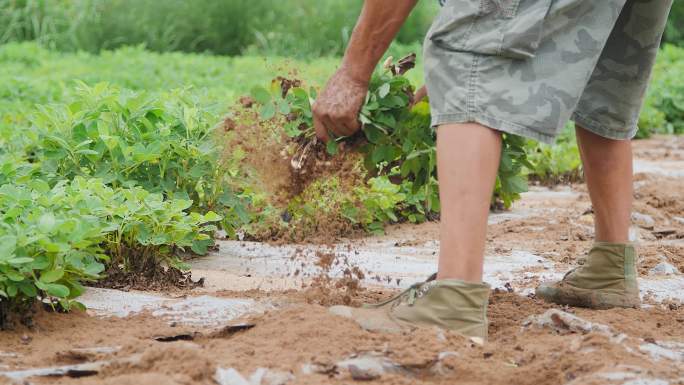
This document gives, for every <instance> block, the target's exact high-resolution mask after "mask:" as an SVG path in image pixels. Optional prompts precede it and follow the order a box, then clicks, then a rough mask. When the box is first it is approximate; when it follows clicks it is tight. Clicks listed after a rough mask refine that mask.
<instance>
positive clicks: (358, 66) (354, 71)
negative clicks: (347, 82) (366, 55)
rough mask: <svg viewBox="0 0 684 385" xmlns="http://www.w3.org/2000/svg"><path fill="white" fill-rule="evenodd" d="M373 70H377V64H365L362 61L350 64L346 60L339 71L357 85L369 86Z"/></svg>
mask: <svg viewBox="0 0 684 385" xmlns="http://www.w3.org/2000/svg"><path fill="white" fill-rule="evenodd" d="M373 70H375V64H371V63H364V62H363V61H360V60H359V61H357V60H354V61H353V64H352V63H350V62H348V61H347V59H346V58H345V59H344V60H343V61H342V65H341V66H340V68H339V69H338V71H339V72H342V73H344V74H345V75H346V76H347V77H349V78H351V79H352V80H353V81H354V82H356V83H357V84H360V85H364V86H368V83H370V78H371V76H372V75H373Z"/></svg>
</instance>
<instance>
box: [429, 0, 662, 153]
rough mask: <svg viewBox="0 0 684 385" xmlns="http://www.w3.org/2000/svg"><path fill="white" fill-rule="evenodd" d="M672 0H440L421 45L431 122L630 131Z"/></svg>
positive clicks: (553, 131)
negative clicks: (569, 124)
mask: <svg viewBox="0 0 684 385" xmlns="http://www.w3.org/2000/svg"><path fill="white" fill-rule="evenodd" d="M671 5H672V0H446V1H445V2H444V5H443V7H442V10H441V12H440V13H439V15H438V16H437V18H436V19H435V21H434V23H433V24H432V26H431V28H430V31H429V32H428V35H427V37H426V40H425V44H424V56H425V84H426V86H427V90H428V95H429V97H430V107H431V110H432V124H433V125H435V126H437V125H443V124H449V123H463V122H477V123H480V124H482V125H485V126H488V127H490V128H493V129H496V130H500V131H503V132H508V133H512V134H518V135H523V136H526V137H529V138H532V139H536V140H539V141H542V142H546V143H552V142H553V140H554V138H555V137H556V135H557V134H558V133H559V132H560V130H561V129H562V128H563V127H564V126H565V124H566V123H567V121H568V120H569V119H572V120H574V121H575V123H576V124H578V125H579V126H580V127H583V128H585V129H588V130H590V131H592V132H594V133H596V134H598V135H601V136H603V137H606V138H611V139H630V138H632V137H633V136H634V135H635V133H636V130H637V122H638V117H639V111H640V110H641V107H642V105H643V100H644V94H645V92H646V88H647V85H648V82H649V79H650V75H651V70H652V68H653V64H654V61H655V56H656V53H657V51H658V47H659V45H660V39H661V37H662V34H663V30H664V29H665V24H666V21H667V15H668V13H669V10H670V7H671Z"/></svg>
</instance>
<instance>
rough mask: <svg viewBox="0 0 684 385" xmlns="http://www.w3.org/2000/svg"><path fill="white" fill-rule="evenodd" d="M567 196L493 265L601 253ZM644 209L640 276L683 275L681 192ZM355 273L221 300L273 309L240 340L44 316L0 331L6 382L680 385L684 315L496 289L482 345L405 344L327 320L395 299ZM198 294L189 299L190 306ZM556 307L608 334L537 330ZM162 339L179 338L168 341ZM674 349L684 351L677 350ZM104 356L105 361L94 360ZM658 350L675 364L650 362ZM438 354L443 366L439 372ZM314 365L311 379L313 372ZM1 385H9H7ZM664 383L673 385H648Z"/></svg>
mask: <svg viewBox="0 0 684 385" xmlns="http://www.w3.org/2000/svg"><path fill="white" fill-rule="evenodd" d="M635 147H636V149H635V153H636V154H637V156H638V157H640V158H642V159H648V160H649V161H658V160H663V159H665V160H674V161H681V160H682V159H684V157H682V153H684V142H683V141H681V140H680V139H676V140H675V139H672V138H657V139H652V140H649V141H640V142H636V143H635ZM558 189H559V190H561V191H567V192H568V194H567V199H564V200H562V201H559V200H558V199H555V200H553V202H551V201H547V200H546V199H545V198H544V194H537V195H535V198H534V199H528V200H525V201H524V202H522V204H521V205H518V206H516V210H518V211H521V212H526V213H528V215H527V216H524V217H520V218H517V217H515V216H511V217H510V218H507V219H503V220H500V221H497V223H494V224H492V225H490V229H489V234H488V245H487V253H492V254H506V253H509V252H510V251H511V250H527V251H530V252H533V253H535V254H537V255H541V256H544V257H545V258H548V259H550V260H552V261H553V262H554V263H556V264H557V265H558V266H560V267H561V268H563V269H565V268H567V267H568V266H570V265H572V264H573V263H575V261H576V260H577V259H578V258H579V257H581V256H582V255H583V254H584V253H585V252H586V250H587V248H588V247H589V246H590V244H591V239H592V235H593V234H592V233H593V230H592V226H593V218H592V216H591V205H590V203H589V199H588V196H587V193H586V186H584V185H582V184H578V185H573V186H571V187H570V188H568V187H567V186H560V187H558ZM635 198H636V203H635V209H634V211H635V212H636V213H638V214H639V215H637V217H636V218H635V220H634V222H635V226H634V234H633V235H634V236H635V237H636V238H637V239H638V240H639V244H640V256H641V258H640V261H639V272H640V274H642V275H646V274H649V272H650V271H651V269H652V268H653V267H654V266H656V265H657V264H659V263H661V262H667V263H668V264H670V265H672V266H674V267H675V268H676V269H677V270H678V271H679V273H680V274H681V273H684V242H683V241H682V239H684V220H680V219H681V218H682V217H684V181H683V180H682V179H681V178H674V177H669V176H667V175H657V174H652V173H649V174H637V175H636V176H635ZM649 218H650V219H649ZM438 229H439V228H438V224H436V223H426V224H423V225H420V226H411V225H401V226H394V227H392V228H390V229H388V233H387V235H385V236H384V237H386V239H400V240H402V241H401V242H402V243H403V244H404V245H407V246H410V245H420V244H423V243H425V242H428V241H434V240H435V239H436V238H437V234H438ZM357 241H358V242H364V240H357ZM330 261H331V259H330V258H327V257H326V255H320V256H319V263H320V264H321V265H323V267H325V265H326V264H330ZM366 273H368V272H366ZM359 274H361V273H360V272H356V271H353V269H350V274H349V275H348V276H347V277H346V278H345V279H343V280H341V281H332V280H327V279H325V278H319V281H314V283H313V284H310V286H309V287H308V288H305V289H301V290H287V291H270V292H264V291H260V290H246V291H241V290H239V289H236V290H234V291H225V290H224V291H220V292H214V293H213V294H214V295H216V296H225V297H242V298H254V299H255V300H259V301H270V302H272V303H274V304H275V305H276V307H275V308H273V309H272V310H269V311H267V312H266V313H264V314H261V315H256V316H251V317H247V318H245V319H243V320H237V321H235V322H231V325H237V324H240V323H246V324H249V325H250V327H249V328H242V329H243V330H236V329H231V328H228V329H222V328H216V327H212V328H207V327H190V326H184V325H181V324H171V325H170V324H168V323H166V322H164V321H162V320H160V319H158V318H155V317H153V316H151V314H149V313H143V314H138V315H135V316H131V317H127V318H114V317H112V318H97V317H93V316H89V315H87V314H83V313H71V314H55V313H51V312H47V311H42V310H41V311H39V312H38V313H37V316H36V318H35V326H34V327H33V328H32V329H26V328H24V327H18V328H16V329H15V330H12V331H5V332H0V371H5V370H20V369H27V368H36V367H47V366H59V365H71V364H78V363H87V362H97V361H102V360H108V361H110V362H111V364H110V365H107V366H105V367H103V368H101V369H99V372H98V373H92V374H94V375H91V376H86V377H80V378H73V377H69V376H62V377H32V378H30V379H29V380H28V381H29V382H28V383H31V384H96V385H101V384H108V385H114V384H140V385H151V384H216V382H215V380H214V375H215V373H216V370H217V368H224V369H227V368H234V369H236V370H237V371H239V372H240V373H241V374H242V375H244V376H245V377H249V376H250V375H251V374H252V373H253V372H255V371H256V370H257V369H258V368H268V369H269V370H270V373H271V374H272V376H271V380H272V379H273V378H276V377H278V376H280V377H281V378H286V375H287V374H288V373H289V374H290V375H291V376H292V377H291V378H290V380H289V382H287V383H292V384H347V383H352V382H354V380H353V378H352V377H353V376H352V372H350V371H349V370H346V369H344V368H343V366H340V365H337V366H336V363H339V362H340V361H342V360H344V359H347V358H350V357H353V356H364V355H365V354H368V353H369V352H373V353H375V354H377V355H378V356H379V357H382V358H383V359H386V360H389V361H391V362H393V364H394V365H395V366H394V367H395V368H401V369H400V370H396V371H394V372H386V373H384V374H382V375H381V376H380V377H379V378H373V379H372V380H370V381H369V382H370V383H373V384H415V383H435V384H451V383H454V382H456V381H457V382H458V383H463V384H500V383H507V384H511V385H517V384H541V383H549V384H551V383H553V384H561V383H564V384H566V383H567V384H569V383H572V384H606V383H608V384H614V383H626V381H627V380H629V379H630V378H639V379H641V380H644V381H645V380H647V379H662V380H667V381H668V382H669V383H671V384H684V374H682V373H684V306H682V304H681V303H678V302H673V301H671V302H665V303H656V302H652V301H647V302H648V303H647V306H644V307H643V308H642V309H613V310H603V311H592V310H587V309H575V308H559V307H557V306H551V305H548V304H545V303H543V302H541V301H539V300H537V299H535V298H532V297H530V296H528V297H525V296H521V295H519V294H515V293H508V292H504V291H498V290H497V291H496V292H494V293H493V294H492V297H491V303H490V305H489V309H488V316H489V319H490V324H489V334H490V339H489V342H487V343H486V344H485V345H484V346H478V345H475V344H473V343H472V342H470V341H468V340H466V339H464V338H462V337H459V336H457V335H453V334H451V333H448V332H446V333H445V332H439V331H437V330H434V329H419V330H416V331H414V332H412V333H404V334H399V335H394V334H384V333H370V332H366V331H363V330H361V329H360V328H359V327H357V326H356V324H354V323H353V322H351V321H348V320H345V319H341V318H338V317H335V316H332V315H330V314H328V313H327V310H326V308H325V306H324V305H329V304H332V303H351V304H358V303H361V302H364V301H369V300H374V299H378V298H383V297H387V296H389V295H391V294H393V291H392V290H389V289H382V288H376V287H362V286H359V284H358V278H360V277H359ZM193 293H195V291H191V290H188V292H187V293H186V294H190V295H192V294H193ZM548 309H560V310H563V311H566V312H569V313H571V314H574V315H576V316H579V317H581V318H583V319H585V320H588V321H591V322H595V323H599V324H601V325H605V326H606V328H604V329H601V328H595V329H596V330H593V331H588V332H583V331H577V330H574V331H573V330H568V329H567V328H563V327H560V328H554V327H543V328H542V327H535V326H534V323H533V324H532V325H530V324H529V322H528V321H526V320H527V319H528V317H530V316H538V315H541V314H543V313H544V312H546V311H547V310H548ZM252 325H253V326H252ZM606 330H609V331H606ZM620 333H624V336H621V335H620ZM159 337H167V338H166V339H169V338H168V337H170V339H172V340H174V339H176V340H175V341H170V342H162V341H159V340H158V339H159ZM162 339H164V338H162ZM676 343H679V344H682V345H679V346H677V345H673V344H676ZM672 346H675V347H674V348H673V347H672ZM94 347H98V348H102V347H106V348H107V349H97V350H92V349H91V348H94ZM667 347H669V348H667ZM658 349H665V353H662V352H661V353H662V354H660V355H657V354H656V353H653V351H656V352H658V351H660V350H658ZM667 349H669V350H667ZM445 352H451V353H450V354H446V355H445V354H444V353H445ZM649 352H651V353H649ZM668 352H669V353H668ZM440 353H441V354H442V359H439V360H438V357H439V356H440ZM306 365H308V368H309V369H310V368H315V370H313V372H312V371H311V370H308V371H307V367H304V366H306ZM616 373H617V374H616ZM73 374H78V373H73ZM81 374H84V373H81ZM354 376H357V377H358V373H356V374H354ZM611 378H613V379H614V378H618V380H611ZM620 378H621V379H620ZM3 383H11V382H9V380H7V381H5V382H3V379H2V378H1V377H0V384H3ZM19 383H22V382H19ZM262 383H264V384H266V383H272V384H275V383H282V381H281V382H278V381H274V382H268V381H266V380H264V381H262ZM642 383H644V384H647V383H648V382H642ZM662 383H667V382H661V383H658V382H652V384H662Z"/></svg>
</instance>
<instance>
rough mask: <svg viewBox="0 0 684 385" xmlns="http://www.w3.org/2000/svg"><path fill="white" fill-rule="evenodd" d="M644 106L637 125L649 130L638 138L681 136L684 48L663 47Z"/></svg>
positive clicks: (683, 110)
mask: <svg viewBox="0 0 684 385" xmlns="http://www.w3.org/2000/svg"><path fill="white" fill-rule="evenodd" d="M645 104H646V106H645V108H644V111H643V112H642V115H641V119H640V121H639V125H640V128H642V129H646V128H648V129H647V131H648V134H641V136H649V135H650V133H652V132H655V133H676V134H682V133H684V48H680V47H675V46H672V45H666V46H665V47H663V49H662V50H661V52H660V53H659V56H658V61H657V62H656V66H655V69H654V74H653V78H652V81H651V84H650V86H649V89H648V93H647V97H646V103H645ZM653 109H655V110H657V111H653ZM658 112H660V113H658ZM661 114H662V115H661ZM663 117H664V124H663V120H662V118H663ZM652 125H653V126H652Z"/></svg>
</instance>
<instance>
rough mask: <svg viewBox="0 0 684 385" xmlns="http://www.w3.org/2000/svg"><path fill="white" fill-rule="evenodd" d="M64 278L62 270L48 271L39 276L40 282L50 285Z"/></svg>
mask: <svg viewBox="0 0 684 385" xmlns="http://www.w3.org/2000/svg"><path fill="white" fill-rule="evenodd" d="M63 276H64V270H61V269H59V270H50V271H47V272H44V273H42V274H41V275H40V281H41V282H43V283H52V282H55V281H58V280H59V279H61V278H62V277H63Z"/></svg>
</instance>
